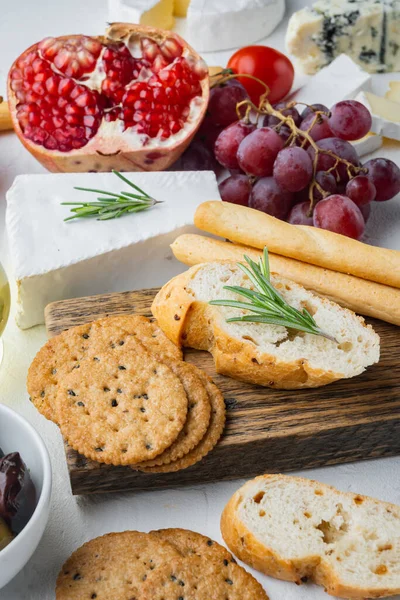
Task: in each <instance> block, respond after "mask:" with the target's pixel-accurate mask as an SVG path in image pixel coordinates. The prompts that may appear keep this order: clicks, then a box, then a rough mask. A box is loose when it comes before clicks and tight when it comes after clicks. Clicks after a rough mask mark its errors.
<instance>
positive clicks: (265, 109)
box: [211, 69, 367, 217]
mask: <svg viewBox="0 0 400 600" xmlns="http://www.w3.org/2000/svg"><path fill="white" fill-rule="evenodd" d="M226 71H230V70H229V69H227V70H226ZM221 74H222V77H221V78H220V79H217V80H216V81H214V82H213V84H212V86H211V87H215V86H217V85H220V84H221V83H226V82H227V81H229V80H231V79H236V78H239V77H247V78H249V79H253V80H254V81H257V83H259V84H261V85H262V86H263V87H264V88H265V92H264V93H263V94H262V95H261V96H260V103H259V106H256V105H255V104H254V103H253V102H252V101H251V100H250V98H249V99H246V100H242V101H241V102H238V103H237V105H236V112H237V115H238V118H239V120H244V121H245V123H249V122H250V120H251V119H250V116H251V114H252V113H253V114H255V115H256V122H258V119H259V117H260V116H262V115H272V116H274V117H277V119H279V123H278V124H277V125H276V126H275V128H274V129H276V131H279V130H280V128H281V127H282V125H286V126H287V127H288V128H289V129H290V131H291V135H290V136H289V138H288V139H287V140H286V142H285V146H286V147H288V146H293V145H294V144H295V143H296V140H297V139H298V138H303V139H302V141H301V144H300V146H301V148H304V146H305V145H306V144H307V143H308V144H309V145H310V146H311V147H312V148H313V150H314V158H313V176H312V179H311V183H310V187H309V200H310V209H309V211H308V216H309V217H311V216H312V214H313V212H314V207H315V204H316V200H315V197H314V189H315V188H316V189H317V190H318V192H319V193H320V195H321V196H322V198H326V197H327V196H329V195H330V192H327V191H326V190H324V189H323V188H322V187H321V185H320V184H319V183H318V181H316V174H317V165H318V158H319V155H320V154H326V155H328V156H331V157H332V158H334V159H335V162H334V164H333V165H332V167H330V168H329V169H327V171H326V172H327V173H332V172H334V171H336V170H337V167H338V166H339V164H343V165H345V166H346V170H347V174H348V176H349V179H351V178H353V177H355V176H356V175H358V174H359V173H367V169H365V168H363V167H357V166H355V165H353V163H351V162H349V161H348V160H346V159H345V158H341V157H340V156H337V155H336V154H335V153H334V152H332V151H331V150H324V149H323V148H320V147H319V146H318V145H317V143H316V142H315V141H314V139H313V138H312V137H311V133H310V132H311V130H312V128H313V127H314V125H316V124H317V123H321V121H322V117H323V116H327V117H329V116H330V113H326V112H325V111H321V110H317V111H315V110H314V108H313V106H311V105H310V104H306V103H305V102H296V101H291V102H288V104H287V105H286V108H293V107H295V106H296V104H301V105H303V106H307V107H308V108H310V109H311V110H312V111H313V112H314V113H315V116H314V119H313V120H312V122H311V124H310V126H309V128H308V129H306V130H303V129H299V128H298V127H297V126H296V124H295V122H294V120H293V117H291V116H285V115H284V114H283V113H282V112H280V111H279V110H276V109H275V108H274V107H273V106H272V104H271V103H270V102H269V100H268V95H269V93H270V89H269V87H268V86H267V84H266V83H264V81H261V79H258V77H254V76H253V75H248V74H246V73H242V74H236V73H232V72H231V71H230V74H225V71H222V72H221ZM243 107H246V112H245V114H244V116H243V115H242V108H243ZM336 178H337V179H338V174H337V173H336Z"/></svg>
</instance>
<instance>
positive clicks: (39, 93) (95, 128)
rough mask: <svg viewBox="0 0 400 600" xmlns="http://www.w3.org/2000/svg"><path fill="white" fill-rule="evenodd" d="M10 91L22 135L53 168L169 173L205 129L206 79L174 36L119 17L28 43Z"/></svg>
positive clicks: (196, 57) (12, 72) (202, 69)
mask: <svg viewBox="0 0 400 600" xmlns="http://www.w3.org/2000/svg"><path fill="white" fill-rule="evenodd" d="M8 94H9V103H10V111H11V116H12V120H13V124H14V128H15V131H16V133H17V135H18V137H19V138H20V140H21V141H22V143H23V144H24V146H25V147H26V148H27V149H28V150H29V151H30V152H31V153H32V154H33V155H34V156H35V157H36V158H37V159H38V160H39V161H40V162H41V163H42V164H43V165H44V166H45V167H46V168H47V169H48V170H49V171H53V172H66V171H67V172H71V171H72V172H74V171H109V170H111V169H118V170H120V171H121V170H125V171H162V170H164V169H166V168H168V167H169V166H170V165H172V164H173V163H174V162H175V161H176V160H177V159H178V158H179V156H180V155H181V154H182V152H183V151H184V150H185V148H186V147H187V146H188V144H189V143H190V141H191V139H192V138H193V136H194V134H195V133H196V131H197V129H198V127H199V126H200V123H201V121H202V119H203V117H204V114H205V112H206V108H207V103H208V96H209V80H208V71H207V67H206V65H205V63H204V61H203V60H202V58H201V57H200V56H199V55H198V54H197V53H196V52H195V51H194V50H193V49H192V48H191V47H190V46H189V45H188V44H187V43H186V42H185V41H184V40H183V39H182V38H181V37H180V36H178V35H176V34H175V33H171V32H169V31H163V30H161V29H155V28H153V27H145V26H142V25H131V24H128V23H112V24H111V25H110V27H109V28H108V29H107V31H106V34H105V36H100V37H88V36H84V35H71V36H63V37H59V38H46V39H44V40H43V41H42V42H39V43H38V44H34V45H33V46H31V47H30V48H28V50H26V51H25V52H24V53H23V54H21V56H20V57H19V58H18V59H17V60H16V61H15V63H14V64H13V66H12V67H11V69H10V73H9V78H8Z"/></svg>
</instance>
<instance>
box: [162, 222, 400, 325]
mask: <svg viewBox="0 0 400 600" xmlns="http://www.w3.org/2000/svg"><path fill="white" fill-rule="evenodd" d="M171 248H172V251H173V253H174V255H175V256H176V258H177V259H178V260H180V261H181V262H183V263H185V264H186V265H189V266H192V265H196V264H198V263H202V262H213V261H215V260H232V261H242V260H243V255H244V254H247V255H248V256H250V258H253V259H254V260H257V258H258V257H259V256H261V251H260V250H256V249H255V248H249V247H247V246H239V245H237V244H231V243H230V242H222V241H220V240H214V239H211V238H208V237H204V236H201V235H194V234H185V235H181V236H179V237H178V238H177V239H176V240H175V242H174V243H173V244H172V246H171ZM269 260H270V266H271V271H273V272H275V273H278V274H279V275H282V276H283V277H287V278H288V279H291V280H292V281H295V282H296V283H299V284H300V285H302V286H304V287H305V288H307V289H308V290H311V291H313V292H315V293H316V294H319V295H321V296H326V297H328V298H330V299H331V300H334V301H335V302H337V303H338V304H340V305H341V306H344V307H345V308H350V309H351V310H353V311H354V312H356V313H360V314H362V315H367V316H369V317H374V318H375V319H381V320H382V321H387V322H388V323H393V324H394V325H400V290H399V289H397V288H393V287H389V286H387V285H382V284H380V283H375V282H373V281H366V280H365V279H360V278H359V277H354V276H353V275H344V274H343V273H337V272H335V271H330V270H328V269H323V268H321V267H316V266H314V265H308V264H306V263H302V262H300V261H298V260H294V259H292V258H286V257H284V256H279V255H277V254H270V255H269Z"/></svg>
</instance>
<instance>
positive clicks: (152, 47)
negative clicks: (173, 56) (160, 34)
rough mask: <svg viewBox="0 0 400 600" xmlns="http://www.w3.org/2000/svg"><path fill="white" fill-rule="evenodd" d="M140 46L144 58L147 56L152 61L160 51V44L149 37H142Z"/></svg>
mask: <svg viewBox="0 0 400 600" xmlns="http://www.w3.org/2000/svg"><path fill="white" fill-rule="evenodd" d="M140 47H141V50H142V55H143V57H144V58H147V60H148V61H150V62H151V63H152V62H153V60H154V59H155V57H156V56H157V55H158V54H159V53H160V49H159V47H158V44H157V43H156V42H154V41H153V40H151V39H149V38H142V39H141V40H140Z"/></svg>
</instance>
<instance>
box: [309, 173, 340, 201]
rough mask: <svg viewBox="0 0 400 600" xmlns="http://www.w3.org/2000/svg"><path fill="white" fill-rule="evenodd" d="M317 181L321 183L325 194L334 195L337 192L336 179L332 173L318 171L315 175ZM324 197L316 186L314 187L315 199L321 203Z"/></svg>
mask: <svg viewBox="0 0 400 600" xmlns="http://www.w3.org/2000/svg"><path fill="white" fill-rule="evenodd" d="M315 181H316V182H317V183H319V185H320V186H321V187H322V189H323V190H324V191H325V192H329V193H330V194H334V193H335V192H336V191H337V183H336V179H335V178H334V176H333V175H332V173H326V172H325V171H318V173H317V174H316V175H315ZM322 198H323V196H322V194H321V192H320V191H319V190H318V188H317V187H316V186H314V199H315V200H317V201H319V200H322Z"/></svg>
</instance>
